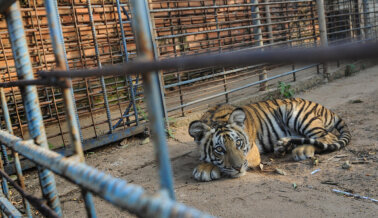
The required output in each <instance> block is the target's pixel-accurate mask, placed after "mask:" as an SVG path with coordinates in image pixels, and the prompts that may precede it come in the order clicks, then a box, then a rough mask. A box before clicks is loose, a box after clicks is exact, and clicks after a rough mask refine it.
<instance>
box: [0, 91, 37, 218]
mask: <svg viewBox="0 0 378 218" xmlns="http://www.w3.org/2000/svg"><path fill="white" fill-rule="evenodd" d="M0 100H1V108H2V109H3V117H4V121H5V126H6V128H7V130H8V132H9V133H10V134H12V135H13V129H12V123H11V119H10V116H9V110H8V105H7V101H6V98H5V93H4V89H3V88H0ZM12 154H13V159H14V166H15V169H16V173H17V178H18V182H19V184H20V186H21V188H22V189H25V179H24V176H23V174H22V168H21V163H20V158H19V156H18V153H17V152H16V151H12ZM22 201H23V203H24V208H25V211H26V215H27V217H32V214H31V210H30V205H29V202H28V201H27V200H26V199H25V198H22Z"/></svg>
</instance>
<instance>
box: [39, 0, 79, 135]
mask: <svg viewBox="0 0 378 218" xmlns="http://www.w3.org/2000/svg"><path fill="white" fill-rule="evenodd" d="M45 4H46V5H49V8H50V9H49V11H50V14H49V13H47V19H48V20H50V19H54V20H55V23H56V25H57V26H54V28H56V37H57V38H56V40H57V43H59V44H61V45H62V50H63V51H62V55H61V56H62V57H61V58H62V61H64V65H65V69H66V70H69V66H68V60H67V55H66V47H65V46H64V39H63V32H62V26H61V24H60V17H59V11H58V3H57V0H45ZM46 10H47V6H46ZM49 29H50V27H49ZM50 35H51V30H50ZM53 47H54V46H53ZM61 66H63V63H62V65H61ZM67 81H68V83H69V84H70V86H71V88H69V90H70V93H71V96H72V97H71V98H72V99H73V107H74V111H75V116H76V121H77V126H78V131H79V136H80V141H81V142H83V140H84V139H83V134H82V132H81V127H80V122H79V115H78V113H77V108H76V101H75V95H74V91H73V87H72V82H71V80H67Z"/></svg>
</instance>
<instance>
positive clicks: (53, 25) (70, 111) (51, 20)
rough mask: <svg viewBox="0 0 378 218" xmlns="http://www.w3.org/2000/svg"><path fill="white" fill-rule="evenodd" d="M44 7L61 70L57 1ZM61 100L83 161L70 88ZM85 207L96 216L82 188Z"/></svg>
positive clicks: (62, 57) (63, 60) (62, 52)
mask: <svg viewBox="0 0 378 218" xmlns="http://www.w3.org/2000/svg"><path fill="white" fill-rule="evenodd" d="M45 7H46V12H47V19H48V25H49V30H50V36H51V41H52V45H53V49H54V55H55V60H56V62H57V68H58V69H61V70H67V69H68V66H67V62H66V58H65V57H66V56H65V48H64V42H63V36H62V31H61V25H60V20H59V19H57V18H59V14H58V8H57V3H56V1H55V0H45ZM62 82H65V83H67V84H72V82H71V80H70V79H65V80H64V81H62ZM63 100H64V104H65V109H66V117H67V123H68V129H69V132H70V139H71V145H72V147H73V149H74V154H75V155H76V157H78V160H79V161H80V162H84V153H83V148H82V144H81V137H80V128H79V126H78V123H79V122H78V118H77V113H76V110H75V102H74V100H73V95H72V88H71V89H70V88H64V89H63ZM82 193H83V198H84V202H85V207H86V210H87V214H88V216H89V217H96V210H95V207H94V203H93V197H92V194H91V193H90V192H87V191H86V190H82Z"/></svg>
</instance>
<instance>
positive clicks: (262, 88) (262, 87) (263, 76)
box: [259, 68, 268, 91]
mask: <svg viewBox="0 0 378 218" xmlns="http://www.w3.org/2000/svg"><path fill="white" fill-rule="evenodd" d="M264 79H268V73H267V71H266V70H265V68H264V70H263V71H262V72H261V73H260V74H259V81H261V80H264ZM267 86H268V83H267V82H263V83H260V89H259V91H266V87H267Z"/></svg>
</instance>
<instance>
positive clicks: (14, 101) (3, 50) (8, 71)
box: [0, 36, 24, 138]
mask: <svg viewBox="0 0 378 218" xmlns="http://www.w3.org/2000/svg"><path fill="white" fill-rule="evenodd" d="M0 45H1V50H2V52H3V56H4V60H5V65H6V67H7V74H8V79H9V81H11V76H10V67H9V64H8V59H7V55H6V54H5V48H4V44H3V39H2V38H1V36H0ZM11 92H12V97H13V103H14V108H15V111H16V115H17V121H18V125H19V127H20V132H21V137H22V138H24V131H23V129H22V121H21V119H20V114H19V111H18V105H17V100H16V94H15V91H14V88H13V87H11Z"/></svg>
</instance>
